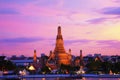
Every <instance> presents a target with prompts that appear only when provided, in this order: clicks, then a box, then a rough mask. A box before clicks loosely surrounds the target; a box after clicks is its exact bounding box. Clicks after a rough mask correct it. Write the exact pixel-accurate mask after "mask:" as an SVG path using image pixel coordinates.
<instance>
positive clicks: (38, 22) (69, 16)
mask: <svg viewBox="0 0 120 80" xmlns="http://www.w3.org/2000/svg"><path fill="white" fill-rule="evenodd" d="M119 4H120V1H119V0H104V1H103V0H97V1H96V0H0V54H1V55H5V56H11V55H17V56H19V55H25V56H33V51H34V49H36V50H37V55H38V56H40V54H41V53H45V54H46V55H48V54H49V52H50V50H54V48H55V41H56V35H57V27H58V26H61V28H62V34H63V38H64V46H65V50H66V52H68V49H69V48H70V49H71V50H72V54H73V55H79V51H80V49H82V50H83V55H88V54H94V53H101V54H102V55H119V53H120V36H119V34H120V5H119Z"/></svg>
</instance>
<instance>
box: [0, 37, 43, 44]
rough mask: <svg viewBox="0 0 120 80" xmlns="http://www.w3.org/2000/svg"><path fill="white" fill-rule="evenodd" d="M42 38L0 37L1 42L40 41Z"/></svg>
mask: <svg viewBox="0 0 120 80" xmlns="http://www.w3.org/2000/svg"><path fill="white" fill-rule="evenodd" d="M41 40H43V38H26V37H19V38H6V39H0V42H2V43H29V42H37V41H41Z"/></svg>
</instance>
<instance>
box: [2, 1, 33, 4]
mask: <svg viewBox="0 0 120 80" xmlns="http://www.w3.org/2000/svg"><path fill="white" fill-rule="evenodd" d="M31 1H34V0H0V3H19V4H21V3H27V2H31Z"/></svg>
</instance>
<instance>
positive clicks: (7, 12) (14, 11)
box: [0, 9, 19, 15]
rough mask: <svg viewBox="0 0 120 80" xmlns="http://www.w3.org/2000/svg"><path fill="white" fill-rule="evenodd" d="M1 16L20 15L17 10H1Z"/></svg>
mask: <svg viewBox="0 0 120 80" xmlns="http://www.w3.org/2000/svg"><path fill="white" fill-rule="evenodd" d="M0 14H4V15H5V14H19V12H18V11H17V10H15V9H0Z"/></svg>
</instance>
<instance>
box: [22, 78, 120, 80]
mask: <svg viewBox="0 0 120 80" xmlns="http://www.w3.org/2000/svg"><path fill="white" fill-rule="evenodd" d="M22 80H120V78H83V79H72V78H28V79H22Z"/></svg>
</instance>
